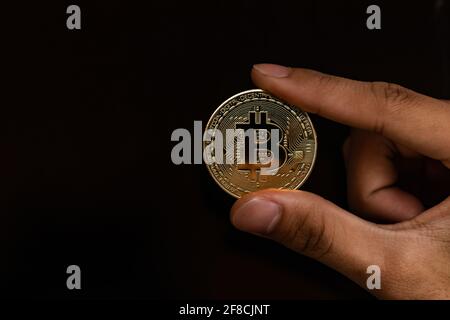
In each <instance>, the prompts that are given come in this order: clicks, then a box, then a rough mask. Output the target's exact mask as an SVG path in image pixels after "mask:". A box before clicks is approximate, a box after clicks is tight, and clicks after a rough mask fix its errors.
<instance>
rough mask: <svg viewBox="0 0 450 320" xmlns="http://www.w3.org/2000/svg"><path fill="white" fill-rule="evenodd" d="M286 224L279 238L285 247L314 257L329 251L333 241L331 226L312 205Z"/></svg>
mask: <svg viewBox="0 0 450 320" xmlns="http://www.w3.org/2000/svg"><path fill="white" fill-rule="evenodd" d="M288 225H289V226H288V228H287V230H286V232H285V234H284V235H283V238H282V240H281V242H282V243H283V244H284V245H286V246H287V247H289V248H291V249H293V250H295V251H297V252H300V253H302V254H305V255H307V256H309V257H312V258H315V259H319V258H321V257H323V256H324V255H326V254H327V253H328V252H330V250H331V248H332V243H333V232H332V230H331V226H330V224H327V223H326V220H325V217H324V214H323V213H322V212H318V211H317V210H316V209H315V208H314V206H313V205H312V206H311V208H309V210H308V212H307V213H306V214H304V215H302V216H301V217H297V218H296V219H295V220H294V221H292V222H290V223H289V224H288Z"/></svg>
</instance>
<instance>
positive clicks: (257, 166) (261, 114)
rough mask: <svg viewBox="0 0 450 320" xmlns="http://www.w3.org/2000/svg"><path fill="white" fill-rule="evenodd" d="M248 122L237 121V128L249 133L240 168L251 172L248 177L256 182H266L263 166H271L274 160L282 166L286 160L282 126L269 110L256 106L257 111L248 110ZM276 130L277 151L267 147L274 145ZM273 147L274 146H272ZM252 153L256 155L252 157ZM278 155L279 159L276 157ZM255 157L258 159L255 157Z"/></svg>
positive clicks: (246, 137)
mask: <svg viewBox="0 0 450 320" xmlns="http://www.w3.org/2000/svg"><path fill="white" fill-rule="evenodd" d="M248 119H249V121H248V122H247V123H236V125H235V128H236V129H241V130H243V131H244V132H246V133H247V134H246V135H245V149H244V150H245V151H246V152H245V161H244V162H245V163H243V164H238V167H237V168H238V170H243V171H247V172H249V174H248V178H249V179H250V180H251V181H253V182H255V181H257V182H265V181H266V177H265V176H264V175H263V174H262V172H261V169H262V168H269V167H271V164H272V162H274V161H276V162H277V163H278V166H281V165H282V164H283V163H284V161H285V160H286V152H285V149H284V147H283V146H282V145H281V144H280V143H281V142H282V135H280V134H279V132H281V128H280V127H279V126H278V125H276V124H275V123H273V122H272V121H271V120H270V119H269V114H268V112H267V111H260V107H256V108H255V111H249V112H248ZM275 130H276V132H277V133H278V134H275V135H276V136H278V139H277V138H276V137H275V139H276V140H277V141H274V142H275V145H276V147H277V148H278V150H277V152H272V151H274V150H268V149H266V148H267V146H268V145H270V146H272V145H273V143H272V141H271V140H272V138H273V135H274V134H273V133H275ZM271 149H272V148H271ZM252 155H256V156H255V157H252ZM274 157H278V159H274ZM253 158H255V159H256V161H255V160H254V159H253Z"/></svg>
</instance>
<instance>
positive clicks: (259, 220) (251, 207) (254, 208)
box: [232, 198, 281, 234]
mask: <svg viewBox="0 0 450 320" xmlns="http://www.w3.org/2000/svg"><path fill="white" fill-rule="evenodd" d="M280 218H281V208H280V206H279V205H278V204H276V203H275V202H272V201H269V200H265V199H261V198H254V199H252V200H250V201H248V202H247V203H244V204H243V205H242V206H241V207H240V208H238V209H237V210H236V212H235V213H234V215H233V219H232V220H233V224H234V226H235V227H236V228H238V229H239V230H242V231H246V232H250V233H259V234H269V233H270V232H272V231H273V229H274V228H275V226H276V224H277V223H278V221H279V220H280Z"/></svg>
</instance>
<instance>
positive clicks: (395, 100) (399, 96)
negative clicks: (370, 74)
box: [371, 82, 413, 107]
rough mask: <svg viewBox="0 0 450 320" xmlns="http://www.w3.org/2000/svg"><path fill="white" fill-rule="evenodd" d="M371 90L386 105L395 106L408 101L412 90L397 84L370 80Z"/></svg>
mask: <svg viewBox="0 0 450 320" xmlns="http://www.w3.org/2000/svg"><path fill="white" fill-rule="evenodd" d="M371 86H372V90H373V92H374V93H375V94H376V95H377V97H380V98H381V99H382V101H383V102H384V105H385V106H387V107H392V106H397V105H401V104H404V103H407V102H409V101H410V100H411V99H412V97H413V95H412V92H411V91H410V90H408V89H406V88H405V87H402V86H400V85H398V84H394V83H388V82H372V83H371Z"/></svg>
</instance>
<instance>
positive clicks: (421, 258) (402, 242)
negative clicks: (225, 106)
mask: <svg viewBox="0 0 450 320" xmlns="http://www.w3.org/2000/svg"><path fill="white" fill-rule="evenodd" d="M252 78H253V81H254V83H255V84H256V85H257V86H258V87H260V88H262V89H265V90H267V91H269V92H271V93H272V94H274V95H275V96H277V97H279V98H281V99H283V100H285V101H286V102H288V103H292V104H294V105H298V106H300V107H301V108H302V109H303V110H305V111H307V112H310V113H315V114H318V115H320V116H322V117H325V118H328V119H331V120H334V121H337V122H340V123H342V124H345V125H349V126H351V127H353V128H355V129H354V131H353V132H352V134H351V137H350V138H349V140H348V141H347V142H346V143H345V145H344V158H345V159H346V164H347V173H348V186H349V190H348V195H349V204H350V206H351V207H352V209H354V210H355V211H356V212H357V213H359V214H360V215H362V216H364V217H365V218H368V219H376V220H378V221H380V220H381V221H391V222H395V224H375V223H373V222H369V221H367V220H363V219H362V218H360V217H358V216H356V215H353V214H351V213H349V212H347V211H345V210H343V209H341V208H339V207H337V206H336V205H334V204H333V203H331V202H329V201H327V200H325V199H323V198H321V197H320V196H317V195H315V194H312V193H309V192H305V191H281V190H263V191H259V192H255V193H252V194H249V195H246V196H245V197H243V198H242V199H239V200H238V201H237V202H236V204H235V205H234V206H233V208H232V210H231V221H232V223H233V224H234V225H235V226H236V227H237V228H238V229H240V230H243V231H247V232H251V233H253V234H256V235H260V236H264V237H267V238H271V239H273V240H275V241H278V242H280V243H282V244H284V245H285V246H287V247H289V248H291V249H293V250H295V251H297V252H299V253H302V254H305V255H307V256H309V257H312V258H314V259H317V260H318V261H320V262H322V263H324V264H326V265H328V266H330V267H332V268H334V269H336V270H337V271H339V272H341V273H342V274H344V275H346V276H347V277H349V278H350V279H352V280H353V281H355V282H356V283H358V284H359V285H361V286H362V287H363V288H366V289H367V287H366V280H367V277H368V276H369V275H368V274H367V273H366V270H367V267H368V266H370V265H378V266H379V267H380V268H381V290H370V292H371V293H373V294H375V295H376V296H377V297H380V298H385V299H450V197H448V196H449V195H450V183H449V181H445V183H446V184H444V181H443V180H444V177H448V176H449V173H450V170H449V169H450V103H448V102H446V101H441V100H437V99H433V98H430V97H427V96H424V95H421V94H419V93H415V92H413V91H411V90H408V89H406V88H403V87H401V86H398V85H394V84H388V83H383V82H372V83H365V82H359V81H353V80H348V79H344V78H339V77H334V76H329V75H325V74H322V73H319V72H315V71H311V70H305V69H294V68H286V67H282V66H277V65H269V64H264V65H255V66H254V68H253V70H252ZM398 160H400V161H402V165H401V168H403V169H407V168H408V167H409V166H408V165H406V164H408V163H409V164H411V163H419V164H420V167H421V168H422V169H423V170H422V169H421V170H420V171H418V170H417V169H414V168H418V167H417V166H413V167H412V168H413V169H414V170H413V171H415V173H416V175H418V176H419V177H417V179H416V178H415V175H409V178H410V179H409V180H411V181H410V182H412V183H411V184H413V185H414V184H415V183H416V182H419V183H422V181H431V182H432V183H433V181H434V184H433V186H438V184H439V185H440V186H441V187H443V188H441V189H442V190H441V191H443V192H444V195H445V197H447V198H446V200H444V201H442V202H440V203H439V204H437V205H435V206H434V207H431V208H426V207H427V203H426V202H427V201H430V198H428V199H425V200H426V201H425V200H423V199H421V198H420V196H421V195H420V192H416V191H417V190H412V191H411V192H412V193H410V192H408V191H407V189H401V188H399V187H397V186H396V185H397V182H398V181H399V174H400V172H399V171H398V170H397V168H398V166H397V165H398V163H397V165H396V162H397V161H398ZM412 177H414V179H411V178H412ZM427 179H428V180H427ZM427 189H428V190H431V189H430V188H427ZM419 191H420V190H419ZM425 191H426V190H425ZM431 195H432V196H433V195H434V196H437V195H438V191H437V190H436V191H434V192H431ZM441 195H442V194H441ZM418 196H419V197H418ZM445 197H442V199H444V198H445Z"/></svg>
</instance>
